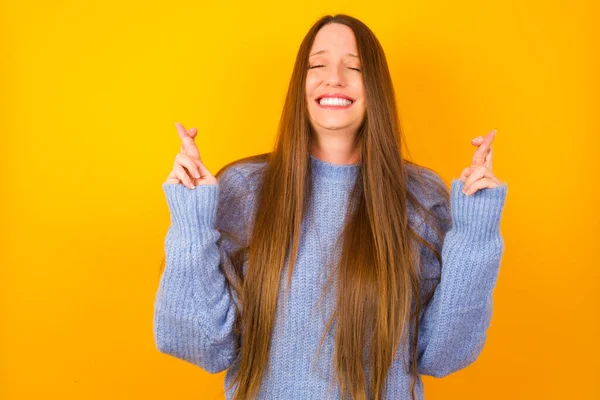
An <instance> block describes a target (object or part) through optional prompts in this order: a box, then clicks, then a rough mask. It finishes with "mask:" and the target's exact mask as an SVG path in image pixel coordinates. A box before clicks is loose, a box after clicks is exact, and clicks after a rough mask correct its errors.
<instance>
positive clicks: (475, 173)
mask: <svg viewBox="0 0 600 400" xmlns="http://www.w3.org/2000/svg"><path fill="white" fill-rule="evenodd" d="M495 135H496V130H493V131H491V132H490V133H488V134H487V135H486V136H485V137H483V136H478V137H476V138H475V139H473V140H471V144H472V145H473V146H477V150H475V154H473V160H472V164H471V166H470V167H467V168H465V169H463V171H462V174H461V175H460V178H459V180H460V181H462V182H464V187H463V193H464V194H466V195H467V196H470V195H472V194H473V193H475V192H476V191H478V190H479V189H484V188H494V187H497V186H500V185H502V182H501V181H500V180H499V179H498V178H496V176H495V175H494V173H493V172H492V141H493V140H494V136H495Z"/></svg>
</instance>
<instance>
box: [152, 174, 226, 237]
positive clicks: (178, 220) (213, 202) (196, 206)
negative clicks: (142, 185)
mask: <svg viewBox="0 0 600 400" xmlns="http://www.w3.org/2000/svg"><path fill="white" fill-rule="evenodd" d="M162 187H163V191H164V192H165V196H166V198H167V203H168V205H169V209H170V210H171V223H173V224H174V225H175V226H177V227H179V228H190V227H196V226H198V224H199V223H200V224H202V226H205V227H206V226H207V227H210V228H214V226H215V222H216V217H217V206H218V197H219V185H218V184H214V185H199V186H196V187H195V188H194V189H189V188H188V187H186V186H185V185H184V184H181V183H177V184H173V183H163V184H162ZM184 230H185V231H188V230H187V229H184ZM180 232H181V233H183V231H180ZM188 232H189V231H188Z"/></svg>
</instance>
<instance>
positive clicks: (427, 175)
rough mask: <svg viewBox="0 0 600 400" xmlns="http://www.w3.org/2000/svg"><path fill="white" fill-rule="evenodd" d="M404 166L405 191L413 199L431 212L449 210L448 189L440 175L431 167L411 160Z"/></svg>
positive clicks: (445, 211) (442, 216)
mask: <svg viewBox="0 0 600 400" xmlns="http://www.w3.org/2000/svg"><path fill="white" fill-rule="evenodd" d="M405 167H406V186H407V191H408V192H409V193H410V195H412V197H413V198H414V200H415V201H417V202H419V204H420V205H422V207H423V208H425V209H426V210H429V211H431V212H434V213H437V214H439V213H447V212H449V209H450V190H449V189H448V185H447V184H446V182H445V181H444V180H443V179H442V177H441V176H440V175H439V174H438V173H437V172H435V171H434V170H433V169H431V168H428V167H425V166H423V165H418V164H415V163H412V162H406V165H405ZM438 217H441V218H444V217H447V216H446V215H438Z"/></svg>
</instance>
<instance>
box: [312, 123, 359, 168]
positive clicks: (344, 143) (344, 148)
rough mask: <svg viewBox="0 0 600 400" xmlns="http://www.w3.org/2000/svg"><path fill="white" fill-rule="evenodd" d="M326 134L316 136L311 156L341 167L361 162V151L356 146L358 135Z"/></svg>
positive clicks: (334, 132) (336, 132) (337, 132)
mask: <svg viewBox="0 0 600 400" xmlns="http://www.w3.org/2000/svg"><path fill="white" fill-rule="evenodd" d="M332 132H333V133H331V132H328V133H326V134H322V133H320V134H315V141H314V142H313V144H312V145H311V154H312V155H313V157H316V158H318V159H319V160H322V161H325V162H328V163H331V164H339V165H347V164H357V163H359V162H360V158H361V149H360V146H357V145H356V133H354V134H349V133H346V134H340V133H339V131H332Z"/></svg>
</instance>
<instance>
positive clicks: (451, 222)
mask: <svg viewBox="0 0 600 400" xmlns="http://www.w3.org/2000/svg"><path fill="white" fill-rule="evenodd" d="M463 185H464V182H462V181H460V180H458V179H455V180H453V181H452V185H451V189H450V204H448V202H447V201H444V200H440V201H438V202H436V203H435V204H433V207H432V210H433V211H434V213H435V214H436V215H437V216H438V218H439V220H440V221H441V223H442V226H443V227H444V229H443V230H444V231H445V237H443V238H442V240H440V239H436V238H435V237H434V236H433V233H432V231H431V230H430V229H429V228H428V230H427V232H428V234H427V236H428V237H426V239H427V240H428V241H430V242H431V241H433V242H434V243H435V246H436V248H437V250H438V251H440V252H441V256H442V265H441V267H440V266H439V264H438V263H437V259H435V257H432V256H430V257H428V260H429V262H430V264H429V266H430V268H433V270H434V271H439V274H438V275H437V276H432V277H430V279H434V280H438V279H439V284H438V286H437V288H436V290H435V293H434V295H433V298H432V299H431V301H430V303H429V305H428V307H427V309H426V310H425V311H424V313H423V317H422V319H421V324H420V329H419V345H418V373H420V374H423V375H431V376H435V377H438V378H439V377H444V376H446V375H449V374H451V373H453V372H455V371H458V370H460V369H462V368H465V367H466V366H468V365H469V364H471V363H473V362H474V361H475V360H476V359H477V357H478V356H479V354H480V352H481V350H482V348H483V345H484V344H485V341H486V334H487V329H488V327H489V325H490V320H491V316H492V303H493V300H492V293H493V290H494V287H495V284H496V279H497V276H498V271H499V266H500V261H501V257H502V253H503V250H504V241H503V239H502V236H501V234H500V218H501V215H502V210H503V207H504V201H505V199H506V193H507V185H506V184H503V185H501V186H498V187H494V188H486V189H482V190H479V191H477V192H476V193H474V194H473V195H471V196H467V195H465V194H464V193H462V189H463ZM434 263H435V264H437V265H434Z"/></svg>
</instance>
